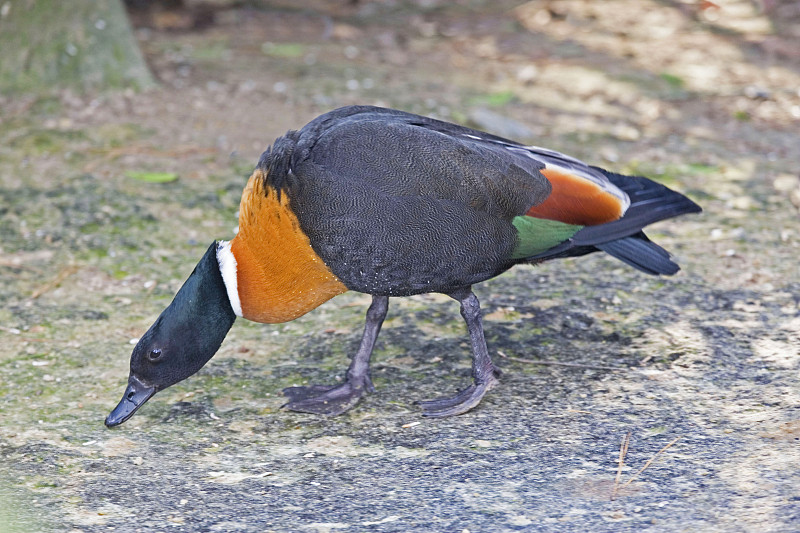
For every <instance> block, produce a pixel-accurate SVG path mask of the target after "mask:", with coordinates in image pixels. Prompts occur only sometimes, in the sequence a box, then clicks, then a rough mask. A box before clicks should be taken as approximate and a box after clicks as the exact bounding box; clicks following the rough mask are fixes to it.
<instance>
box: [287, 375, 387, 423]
mask: <svg viewBox="0 0 800 533" xmlns="http://www.w3.org/2000/svg"><path fill="white" fill-rule="evenodd" d="M374 390H375V388H374V387H373V386H372V382H371V381H370V380H369V378H367V380H366V383H362V384H359V385H354V384H352V383H350V382H349V381H346V382H344V383H342V384H341V385H338V386H335V387H329V386H325V385H311V386H309V387H287V388H285V389H283V394H284V395H286V396H287V397H288V398H289V401H288V402H287V403H285V404H284V405H283V406H282V407H285V408H286V409H289V410H290V411H298V412H301V413H312V414H316V415H325V416H336V415H340V414H342V413H344V412H345V411H347V410H348V409H350V408H351V407H353V406H355V405H356V404H357V403H358V401H359V400H360V399H361V397H362V396H363V395H364V393H365V392H372V391H374Z"/></svg>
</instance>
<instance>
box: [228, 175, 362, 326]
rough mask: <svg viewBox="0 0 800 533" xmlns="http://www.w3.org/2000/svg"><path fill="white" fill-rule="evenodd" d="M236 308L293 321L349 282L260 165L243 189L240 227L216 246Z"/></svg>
mask: <svg viewBox="0 0 800 533" xmlns="http://www.w3.org/2000/svg"><path fill="white" fill-rule="evenodd" d="M217 259H218V262H219V264H220V272H221V273H222V277H223V280H224V281H225V287H226V289H227V291H228V297H229V298H230V301H231V307H232V308H233V310H234V312H235V313H236V314H237V315H239V316H242V317H244V318H247V319H248V320H253V321H256V322H267V323H275V322H288V321H289V320H294V319H295V318H297V317H299V316H301V315H304V314H305V313H307V312H309V311H311V310H312V309H314V308H316V307H317V306H319V305H321V304H322V303H324V302H326V301H328V300H329V299H331V298H333V297H334V296H336V295H338V294H341V293H343V292H345V291H347V287H345V286H344V284H342V282H341V281H339V279H338V278H337V277H336V276H335V275H334V274H333V273H332V272H331V271H330V269H329V268H328V267H327V266H326V265H325V263H323V262H322V259H320V258H319V256H318V255H317V254H316V252H315V251H314V249H313V248H312V247H311V243H310V242H309V239H308V236H306V234H305V233H303V230H302V229H301V227H300V223H299V222H298V220H297V216H296V215H295V214H294V212H293V211H292V209H291V207H290V205H289V197H288V195H287V194H286V193H285V192H284V193H282V194H278V192H277V191H276V190H275V189H273V188H271V187H269V186H268V185H265V183H264V175H263V173H262V172H261V171H260V170H256V172H255V173H253V175H252V176H251V177H250V180H249V181H248V183H247V186H246V187H245V189H244V192H243V193H242V201H241V204H240V206H239V232H238V233H237V235H236V237H234V238H233V240H232V241H230V242H225V241H222V242H220V244H219V246H218V248H217Z"/></svg>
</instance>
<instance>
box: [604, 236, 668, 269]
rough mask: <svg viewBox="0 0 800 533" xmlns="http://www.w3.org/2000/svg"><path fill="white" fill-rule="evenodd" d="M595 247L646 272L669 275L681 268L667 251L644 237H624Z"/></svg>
mask: <svg viewBox="0 0 800 533" xmlns="http://www.w3.org/2000/svg"><path fill="white" fill-rule="evenodd" d="M641 235H642V236H644V233H642V234H641ZM596 247H597V248H598V249H600V250H603V251H604V252H606V253H607V254H610V255H612V256H614V257H616V258H617V259H619V260H620V261H622V262H623V263H626V264H628V265H630V266H632V267H633V268H637V269H639V270H641V271H642V272H644V273H646V274H652V275H654V276H656V275H659V274H663V275H666V276H671V275H672V274H675V273H676V272H678V270H680V269H681V267H679V266H678V264H677V263H675V262H674V261H672V260H671V259H670V258H669V252H667V251H666V250H665V249H663V248H662V247H660V246H659V245H657V244H656V243H654V242H652V241H650V240H649V239H647V238H646V237H645V238H644V239H642V238H640V237H639V236H633V237H625V238H622V239H617V240H615V241H611V242H606V243H602V244H598V245H597V246H596Z"/></svg>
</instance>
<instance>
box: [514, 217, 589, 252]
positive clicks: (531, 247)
mask: <svg viewBox="0 0 800 533" xmlns="http://www.w3.org/2000/svg"><path fill="white" fill-rule="evenodd" d="M511 223H512V224H514V227H515V228H517V236H518V237H519V239H518V241H517V246H516V247H515V248H514V253H513V254H512V256H511V257H512V258H514V259H522V258H523V257H530V256H532V255H536V254H540V253H542V252H544V251H546V250H548V249H550V248H552V247H553V246H555V245H557V244H559V243H561V242H564V241H565V240H567V239H569V238H570V237H572V236H573V235H575V233H577V232H578V231H579V230H580V229H581V228H583V226H577V225H574V224H565V223H563V222H558V221H557V220H546V219H542V218H534V217H529V216H518V217H514V220H512V221H511Z"/></svg>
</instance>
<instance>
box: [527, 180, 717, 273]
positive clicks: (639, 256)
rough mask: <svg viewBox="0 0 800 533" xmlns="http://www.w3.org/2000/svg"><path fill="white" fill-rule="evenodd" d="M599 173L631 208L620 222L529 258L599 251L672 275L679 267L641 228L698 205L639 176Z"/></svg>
mask: <svg viewBox="0 0 800 533" xmlns="http://www.w3.org/2000/svg"><path fill="white" fill-rule="evenodd" d="M592 168H594V169H596V170H599V171H600V172H602V173H603V174H605V175H606V176H608V179H609V180H611V183H613V184H614V185H616V186H617V187H619V188H620V189H622V190H623V191H625V192H626V193H627V194H628V196H629V197H630V199H631V205H630V207H628V210H627V211H626V212H625V215H624V216H623V217H622V218H620V219H619V220H615V221H614V222H609V223H606V224H600V225H597V226H586V227H584V228H583V229H581V230H580V231H578V232H577V233H576V234H575V235H573V237H572V238H571V239H570V240H568V241H565V242H563V243H561V244H559V245H558V246H555V247H553V248H551V249H550V250H547V251H546V252H543V253H541V254H538V255H536V256H533V257H530V258H528V260H529V261H533V262H538V261H544V260H546V259H553V258H556V257H571V256H578V255H584V254H587V253H591V252H593V251H597V250H602V251H604V252H606V253H608V254H610V255H612V256H614V257H616V258H617V259H619V260H620V261H623V262H624V263H626V264H628V265H630V266H632V267H634V268H637V269H639V270H641V271H643V272H646V273H648V274H653V275H658V274H664V275H672V274H675V273H676V272H678V270H680V267H679V266H678V265H677V264H676V263H675V262H673V261H672V260H671V259H670V256H669V253H668V252H667V251H666V250H664V249H663V248H661V247H660V246H658V245H657V244H655V243H654V242H652V241H650V239H648V238H647V236H646V235H645V234H644V233H643V232H642V228H644V227H645V226H648V225H650V224H653V223H654V222H658V221H660V220H665V219H667V218H672V217H676V216H679V215H684V214H687V213H699V212H701V211H702V209H701V208H700V206H699V205H697V204H696V203H694V202H693V201H692V200H690V199H689V198H687V197H686V196H684V195H682V194H680V193H678V192H675V191H673V190H672V189H669V188H668V187H665V186H664V185H661V184H660V183H656V182H655V181H652V180H650V179H647V178H643V177H638V176H624V175H622V174H614V173H612V172H608V171H606V170H603V169H601V168H597V167H592Z"/></svg>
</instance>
